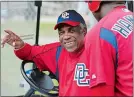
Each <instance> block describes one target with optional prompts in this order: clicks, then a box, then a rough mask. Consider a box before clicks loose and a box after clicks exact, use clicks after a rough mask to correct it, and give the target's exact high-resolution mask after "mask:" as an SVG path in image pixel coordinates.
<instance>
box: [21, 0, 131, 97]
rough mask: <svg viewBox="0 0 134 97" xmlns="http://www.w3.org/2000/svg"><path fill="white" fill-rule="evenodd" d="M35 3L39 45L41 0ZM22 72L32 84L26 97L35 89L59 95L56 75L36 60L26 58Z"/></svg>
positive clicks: (129, 5) (129, 4) (42, 92)
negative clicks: (28, 66) (29, 67)
mask: <svg viewBox="0 0 134 97" xmlns="http://www.w3.org/2000/svg"><path fill="white" fill-rule="evenodd" d="M132 3H133V2H130V3H129V2H128V8H129V9H130V10H132V11H133V6H132V5H133V4H132ZM35 5H36V6H37V7H38V11H37V12H38V13H37V28H36V43H35V45H38V36H39V21H40V8H41V1H35ZM27 63H33V65H34V66H33V69H32V70H31V73H30V75H29V76H28V75H27V74H26V72H25V68H24V67H25V65H26V64H27ZM21 73H22V75H23V77H24V79H25V80H26V81H27V82H28V84H29V85H30V89H29V90H28V92H27V93H26V94H25V96H24V97H31V96H32V95H33V94H34V92H35V91H38V92H40V93H41V94H44V95H47V96H48V95H49V96H58V84H57V85H56V84H55V82H54V80H55V81H57V77H56V75H54V74H52V73H51V72H50V74H49V75H48V74H47V73H43V72H41V71H39V70H38V68H37V67H36V65H35V63H34V62H32V61H27V60H24V61H23V62H22V64H21ZM57 82H58V81H57ZM36 97H37V96H36Z"/></svg>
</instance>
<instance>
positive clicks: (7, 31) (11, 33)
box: [4, 30, 14, 35]
mask: <svg viewBox="0 0 134 97" xmlns="http://www.w3.org/2000/svg"><path fill="white" fill-rule="evenodd" d="M4 31H5V32H6V33H8V34H9V35H14V33H13V32H12V31H11V30H4Z"/></svg>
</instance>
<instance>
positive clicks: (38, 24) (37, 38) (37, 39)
mask: <svg viewBox="0 0 134 97" xmlns="http://www.w3.org/2000/svg"><path fill="white" fill-rule="evenodd" d="M35 6H37V24H36V39H35V45H38V43H39V29H40V11H41V6H42V1H35Z"/></svg>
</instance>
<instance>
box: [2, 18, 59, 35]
mask: <svg viewBox="0 0 134 97" xmlns="http://www.w3.org/2000/svg"><path fill="white" fill-rule="evenodd" d="M54 26H55V23H49V22H45V23H44V22H40V29H39V31H40V33H39V34H40V35H41V36H44V35H45V36H48V37H49V36H52V37H55V36H56V37H57V35H58V33H57V30H54ZM5 29H10V30H12V31H14V32H15V33H17V34H19V35H20V34H21V35H25V34H30V33H32V34H35V33H36V22H34V21H13V20H9V21H7V22H5V23H4V24H2V25H1V32H2V33H4V30H5Z"/></svg>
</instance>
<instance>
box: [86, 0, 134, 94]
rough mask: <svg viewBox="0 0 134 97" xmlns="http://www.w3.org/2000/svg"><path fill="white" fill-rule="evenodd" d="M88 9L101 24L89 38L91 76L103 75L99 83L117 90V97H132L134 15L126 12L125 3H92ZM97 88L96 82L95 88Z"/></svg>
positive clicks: (100, 0) (93, 83)
mask: <svg viewBox="0 0 134 97" xmlns="http://www.w3.org/2000/svg"><path fill="white" fill-rule="evenodd" d="M88 7H89V9H90V10H91V12H92V13H93V15H94V16H95V18H96V20H98V23H97V24H96V25H95V26H94V27H93V28H92V29H91V30H90V31H89V32H88V33H87V35H86V38H85V44H86V45H85V49H86V50H87V53H89V56H88V57H89V58H90V60H89V64H90V70H91V73H95V74H96V73H97V72H99V75H98V77H99V78H98V79H100V80H102V82H104V83H105V84H107V85H108V86H109V87H110V86H115V96H132V93H133V71H132V70H133V63H132V33H133V32H134V29H133V28H134V16H133V13H132V12H131V11H130V10H128V9H127V8H126V6H125V1H124V0H115V1H102V0H98V1H96V0H90V1H88ZM91 57H92V58H91ZM93 64H94V67H92V65H93ZM98 68H101V69H98ZM114 77H115V81H114V82H113V78H114ZM96 84H98V82H97V80H94V81H93V82H91V87H92V86H94V85H96Z"/></svg>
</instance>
